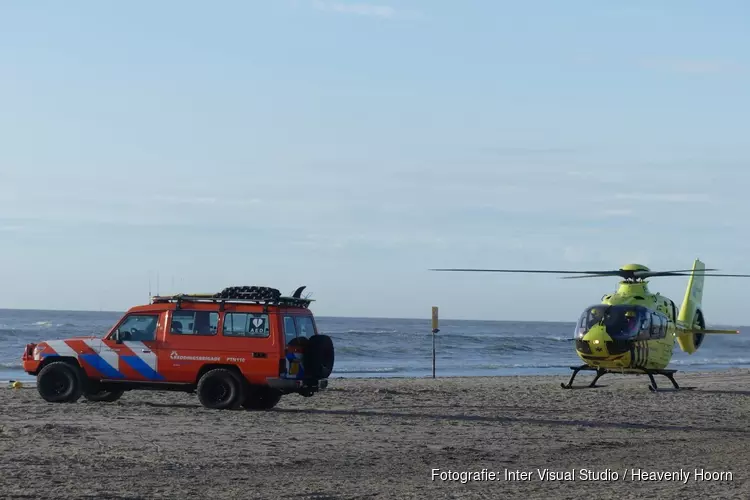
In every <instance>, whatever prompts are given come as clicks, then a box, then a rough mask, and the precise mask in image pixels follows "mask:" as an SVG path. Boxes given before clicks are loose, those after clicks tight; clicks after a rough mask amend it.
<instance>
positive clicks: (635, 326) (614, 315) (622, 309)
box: [576, 304, 650, 339]
mask: <svg viewBox="0 0 750 500" xmlns="http://www.w3.org/2000/svg"><path fill="white" fill-rule="evenodd" d="M649 317H650V316H649V314H648V310H647V309H646V308H645V307H641V306H628V305H617V306H608V305H606V304H597V305H595V306H591V307H589V308H588V309H586V310H585V311H583V314H582V315H581V318H580V319H579V320H578V325H577V327H576V333H577V335H578V337H582V336H583V335H585V334H586V333H588V331H589V330H591V328H592V327H593V326H596V325H598V324H603V325H604V327H605V328H606V331H607V334H608V335H609V336H610V337H612V338H613V339H614V338H629V337H635V336H636V335H638V333H639V332H640V331H641V330H642V329H646V330H648V328H649V327H650V325H649Z"/></svg>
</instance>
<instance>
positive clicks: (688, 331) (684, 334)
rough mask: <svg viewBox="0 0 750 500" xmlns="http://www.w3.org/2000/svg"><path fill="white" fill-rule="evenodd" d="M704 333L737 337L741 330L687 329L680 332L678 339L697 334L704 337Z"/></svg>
mask: <svg viewBox="0 0 750 500" xmlns="http://www.w3.org/2000/svg"><path fill="white" fill-rule="evenodd" d="M704 333H710V334H712V335H713V334H726V335H736V334H738V333H740V331H739V330H714V329H711V330H701V329H697V330H694V329H687V328H686V329H683V330H680V333H678V334H677V336H678V337H687V336H690V335H695V334H701V335H702V334H704Z"/></svg>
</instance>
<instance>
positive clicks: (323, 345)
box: [302, 335, 335, 380]
mask: <svg viewBox="0 0 750 500" xmlns="http://www.w3.org/2000/svg"><path fill="white" fill-rule="evenodd" d="M334 359H335V356H334V349H333V340H331V337H329V336H328V335H313V336H312V337H310V338H309V340H308V341H307V345H305V352H304V354H303V355H302V367H303V369H304V370H305V378H307V379H314V380H320V379H324V378H328V377H329V376H330V375H331V372H332V371H333V362H334Z"/></svg>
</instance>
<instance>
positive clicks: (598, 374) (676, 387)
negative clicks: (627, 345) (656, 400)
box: [560, 365, 692, 392]
mask: <svg viewBox="0 0 750 500" xmlns="http://www.w3.org/2000/svg"><path fill="white" fill-rule="evenodd" d="M570 369H571V370H573V375H571V376H570V380H569V381H568V383H567V384H563V383H562V382H561V383H560V387H562V388H563V389H573V380H574V379H575V378H576V375H578V372H580V371H581V370H587V371H595V372H596V377H594V380H592V381H591V383H590V384H589V385H588V387H597V385H596V381H597V380H599V379H600V378H601V377H602V375H605V374H607V373H623V372H620V371H616V370H608V369H606V368H595V367H593V366H589V365H582V366H571V367H570ZM640 371H641V372H642V373H637V372H630V374H633V375H648V378H649V380H650V381H651V384H650V385H649V386H648V389H649V390H650V391H651V392H661V391H664V390H665V389H659V388H658V386H657V385H656V380H654V375H663V376H665V377H667V378H668V379H669V381H670V382H672V386H674V387H673V388H672V389H666V390H672V391H678V390H680V389H692V387H682V388H681V387H680V386H679V385H678V384H677V382H676V381H675V379H674V374H675V373H677V370H647V369H645V368H640Z"/></svg>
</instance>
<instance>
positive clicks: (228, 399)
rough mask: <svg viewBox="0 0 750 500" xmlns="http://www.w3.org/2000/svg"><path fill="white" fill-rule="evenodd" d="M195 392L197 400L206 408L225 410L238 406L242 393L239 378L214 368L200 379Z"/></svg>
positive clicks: (230, 372)
mask: <svg viewBox="0 0 750 500" xmlns="http://www.w3.org/2000/svg"><path fill="white" fill-rule="evenodd" d="M197 392H198V400H199V401H200V402H201V404H202V405H203V406H205V407H206V408H211V409H213V410H226V409H234V408H237V407H238V406H239V405H240V403H241V402H242V400H243V397H242V396H243V392H244V391H243V390H242V383H241V381H240V379H239V377H238V376H237V375H235V374H234V373H232V371H231V370H227V369H225V368H215V369H213V370H210V371H208V372H206V373H205V374H204V375H203V376H202V377H201V379H200V380H199V381H198V387H197Z"/></svg>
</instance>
